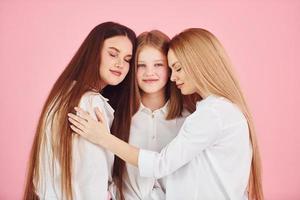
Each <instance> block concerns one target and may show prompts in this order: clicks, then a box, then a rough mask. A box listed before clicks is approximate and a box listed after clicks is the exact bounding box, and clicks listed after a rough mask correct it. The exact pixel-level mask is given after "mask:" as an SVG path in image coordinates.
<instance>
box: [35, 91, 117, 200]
mask: <svg viewBox="0 0 300 200" xmlns="http://www.w3.org/2000/svg"><path fill="white" fill-rule="evenodd" d="M107 101H108V100H107V99H106V98H104V97H103V96H102V95H100V94H99V93H96V92H87V93H85V94H84V95H83V96H82V98H81V100H80V103H79V107H80V108H82V109H83V110H85V111H88V112H89V113H90V114H91V115H92V117H93V118H95V119H96V116H95V112H94V108H96V107H98V108H100V110H101V111H103V114H104V117H105V119H106V120H107V124H106V125H107V127H108V128H109V127H110V126H111V124H112V121H113V117H114V116H113V113H114V110H113V109H112V107H111V106H110V105H109V104H108V103H107ZM51 125H52V123H50V122H48V123H47V128H46V136H47V137H46V143H47V147H46V148H45V149H44V150H43V152H42V156H41V164H40V166H41V170H40V180H39V184H38V185H37V187H36V193H37V194H38V196H39V197H40V199H45V200H48V199H49V200H50V199H62V195H61V187H60V186H61V171H60V166H59V164H58V161H57V160H55V161H54V166H53V167H52V166H51V163H52V152H51V148H50V146H51V139H50V138H51V134H52V128H51ZM72 157H73V163H72V165H73V168H72V187H73V188H72V192H73V199H74V200H86V199H88V200H96V199H97V200H99V199H101V200H104V199H107V191H108V187H109V183H110V182H112V176H111V174H112V167H113V162H114V155H113V154H112V153H110V152H109V151H107V150H105V149H103V148H102V147H100V146H98V145H95V144H93V143H91V142H88V141H87V140H85V139H84V138H83V137H80V136H79V135H74V138H73V153H72ZM52 169H53V171H52Z"/></svg>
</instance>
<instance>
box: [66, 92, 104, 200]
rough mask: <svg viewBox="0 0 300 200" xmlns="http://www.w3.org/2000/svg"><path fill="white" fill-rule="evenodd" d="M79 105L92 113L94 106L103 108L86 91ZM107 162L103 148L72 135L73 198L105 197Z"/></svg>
mask: <svg viewBox="0 0 300 200" xmlns="http://www.w3.org/2000/svg"><path fill="white" fill-rule="evenodd" d="M79 107H81V108H82V109H83V110H85V111H87V112H89V113H91V114H93V112H92V111H93V108H94V107H98V108H100V109H103V108H104V104H103V102H102V100H101V99H100V98H98V97H97V95H94V94H89V93H88V94H85V95H84V96H83V97H82V99H81V102H80V104H79ZM104 117H105V118H106V117H107V116H106V115H105V116H104ZM91 118H92V119H96V116H95V115H91ZM105 126H106V127H107V126H108V125H107V124H105ZM109 162H110V161H109V158H108V157H107V154H106V151H105V149H103V148H102V147H100V146H97V145H94V144H92V143H90V142H88V141H86V140H85V139H83V138H82V137H79V135H75V136H74V138H73V174H72V178H73V183H74V184H73V192H74V198H75V199H106V196H107V188H108V177H109V166H110V165H109Z"/></svg>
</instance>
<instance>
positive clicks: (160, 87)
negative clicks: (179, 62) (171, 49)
mask: <svg viewBox="0 0 300 200" xmlns="http://www.w3.org/2000/svg"><path fill="white" fill-rule="evenodd" d="M168 70H169V69H168V64H167V59H166V56H165V55H164V54H163V53H162V52H160V51H159V50H157V49H156V48H154V47H151V46H145V47H143V48H142V49H141V51H140V52H139V55H138V59H137V82H138V86H139V88H140V89H141V90H142V91H143V92H144V93H148V94H152V93H157V92H164V89H165V86H166V84H167V82H168V75H169V71H168Z"/></svg>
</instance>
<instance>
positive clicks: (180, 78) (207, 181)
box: [69, 28, 264, 200]
mask: <svg viewBox="0 0 300 200" xmlns="http://www.w3.org/2000/svg"><path fill="white" fill-rule="evenodd" d="M168 62H169V66H170V68H171V70H172V75H171V80H172V81H173V82H176V85H177V87H178V88H179V89H180V91H181V93H182V94H184V95H188V94H198V95H200V96H201V98H202V99H201V100H200V101H198V102H197V107H196V111H195V112H193V113H192V114H191V115H190V116H188V117H187V118H186V120H185V122H184V124H183V125H182V128H181V129H180V131H179V133H178V135H177V136H176V137H175V138H174V139H173V140H172V141H171V142H170V143H169V144H168V145H167V146H166V147H164V148H163V149H162V150H161V151H160V153H157V152H155V151H149V150H145V149H142V148H141V149H140V148H137V147H134V146H131V145H128V144H127V143H125V142H124V141H121V140H119V139H118V138H116V137H114V136H113V135H111V134H109V130H107V129H106V128H105V126H104V125H103V123H104V122H105V119H104V118H103V116H102V114H101V112H100V111H99V110H98V111H97V112H96V113H97V118H98V121H95V120H92V119H90V116H89V115H88V114H86V113H85V112H83V111H80V110H79V114H80V117H78V116H76V115H73V114H69V117H71V118H72V120H71V123H72V124H73V125H72V126H71V128H72V130H74V131H75V132H76V133H78V134H80V135H81V136H83V137H84V138H87V139H88V140H90V141H91V142H93V143H95V144H97V145H100V146H102V147H104V148H106V149H108V150H110V151H111V152H113V153H114V154H116V155H117V156H119V157H120V158H121V159H123V160H125V161H126V162H128V163H130V164H132V165H134V166H137V167H138V170H139V173H140V175H141V176H143V177H155V178H161V177H165V176H167V177H168V182H169V183H170V184H168V188H167V192H166V199H171V200H174V199H178V200H179V199H180V200H181V199H213V200H215V199H218V200H219V199H220V200H221V199H238V200H242V199H243V200H244V199H248V198H249V199H256V200H262V199H263V198H264V197H263V189H262V182H261V162H260V154H259V149H258V142H257V140H256V134H255V129H254V123H253V120H252V117H251V113H250V111H249V109H248V106H247V103H246V100H245V98H244V95H243V93H242V90H241V88H240V86H239V83H238V80H237V78H236V77H235V75H234V73H233V70H232V65H231V63H230V60H229V58H228V56H227V54H226V52H225V49H224V47H223V46H222V45H221V43H220V42H219V41H218V39H217V38H216V37H215V36H214V35H213V34H212V33H210V32H209V31H207V30H204V29H201V28H191V29H187V30H185V31H183V32H181V33H180V34H178V35H176V36H175V37H174V38H173V39H172V40H171V42H170V50H169V51H168ZM86 120H88V121H86ZM74 125H75V126H74ZM142 132H143V131H142V130H141V133H142ZM248 185H249V186H250V187H249V188H248Z"/></svg>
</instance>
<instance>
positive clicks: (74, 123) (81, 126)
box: [68, 117, 85, 131]
mask: <svg viewBox="0 0 300 200" xmlns="http://www.w3.org/2000/svg"><path fill="white" fill-rule="evenodd" d="M68 120H69V122H70V123H71V124H72V125H74V126H76V127H77V128H78V129H80V130H82V131H84V130H85V127H84V126H83V125H82V124H81V123H79V122H77V121H76V120H74V119H72V118H70V117H69V118H68Z"/></svg>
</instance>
